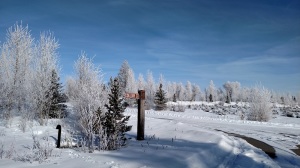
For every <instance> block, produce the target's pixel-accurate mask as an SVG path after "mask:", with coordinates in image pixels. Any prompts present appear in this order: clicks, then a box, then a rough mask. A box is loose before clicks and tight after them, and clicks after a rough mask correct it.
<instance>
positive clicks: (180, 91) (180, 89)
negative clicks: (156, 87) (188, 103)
mask: <svg viewBox="0 0 300 168" xmlns="http://www.w3.org/2000/svg"><path fill="white" fill-rule="evenodd" d="M185 93H186V91H185V87H184V86H183V84H182V83H178V84H177V88H176V97H177V98H178V100H180V101H184V100H186V99H185Z"/></svg>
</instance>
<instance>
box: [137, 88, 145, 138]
mask: <svg viewBox="0 0 300 168" xmlns="http://www.w3.org/2000/svg"><path fill="white" fill-rule="evenodd" d="M138 93H139V99H138V118H137V119H138V121H137V122H138V123H137V138H136V139H137V140H144V132H145V90H139V91H138Z"/></svg>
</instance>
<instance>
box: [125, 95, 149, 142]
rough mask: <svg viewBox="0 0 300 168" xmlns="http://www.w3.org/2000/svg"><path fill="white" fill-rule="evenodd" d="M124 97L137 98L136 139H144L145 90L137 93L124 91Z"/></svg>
mask: <svg viewBox="0 0 300 168" xmlns="http://www.w3.org/2000/svg"><path fill="white" fill-rule="evenodd" d="M125 98H128V99H138V120H137V137H136V139H137V140H144V139H145V138H144V137H145V136H144V132H145V90H139V91H138V93H125Z"/></svg>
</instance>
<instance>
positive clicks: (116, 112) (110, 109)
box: [103, 78, 131, 150]
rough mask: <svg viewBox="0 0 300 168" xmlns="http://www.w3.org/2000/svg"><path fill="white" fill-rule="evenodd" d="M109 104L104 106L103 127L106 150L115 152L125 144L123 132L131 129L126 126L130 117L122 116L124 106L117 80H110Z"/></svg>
mask: <svg viewBox="0 0 300 168" xmlns="http://www.w3.org/2000/svg"><path fill="white" fill-rule="evenodd" d="M108 99H109V102H108V104H105V107H106V108H107V112H106V113H105V119H104V122H103V126H104V129H105V132H106V135H107V136H106V137H105V138H106V141H107V150H116V149H119V148H120V147H121V146H124V145H125V144H126V140H127V138H126V137H125V132H127V131H129V130H130V129H131V126H128V125H127V122H128V120H129V117H130V116H125V115H124V110H125V108H126V107H125V105H124V100H123V95H122V94H121V89H120V86H119V82H118V79H117V78H116V79H114V80H113V79H112V78H111V79H110V93H109V95H108Z"/></svg>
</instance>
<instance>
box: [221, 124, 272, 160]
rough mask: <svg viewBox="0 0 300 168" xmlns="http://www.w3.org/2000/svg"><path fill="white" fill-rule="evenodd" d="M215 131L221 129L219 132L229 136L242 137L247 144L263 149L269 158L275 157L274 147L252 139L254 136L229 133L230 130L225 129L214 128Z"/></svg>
mask: <svg viewBox="0 0 300 168" xmlns="http://www.w3.org/2000/svg"><path fill="white" fill-rule="evenodd" d="M216 131H221V132H224V133H226V134H228V135H230V136H234V137H237V138H242V139H244V140H246V141H247V142H248V143H249V144H251V145H253V146H255V147H257V148H260V149H261V150H263V151H264V152H265V153H266V154H267V155H269V156H270V157H271V158H273V159H274V158H276V152H275V149H274V147H273V146H271V145H269V144H267V143H265V142H262V141H259V140H257V139H254V138H250V137H247V136H245V135H240V134H236V133H231V132H225V131H222V130H218V129H216Z"/></svg>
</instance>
